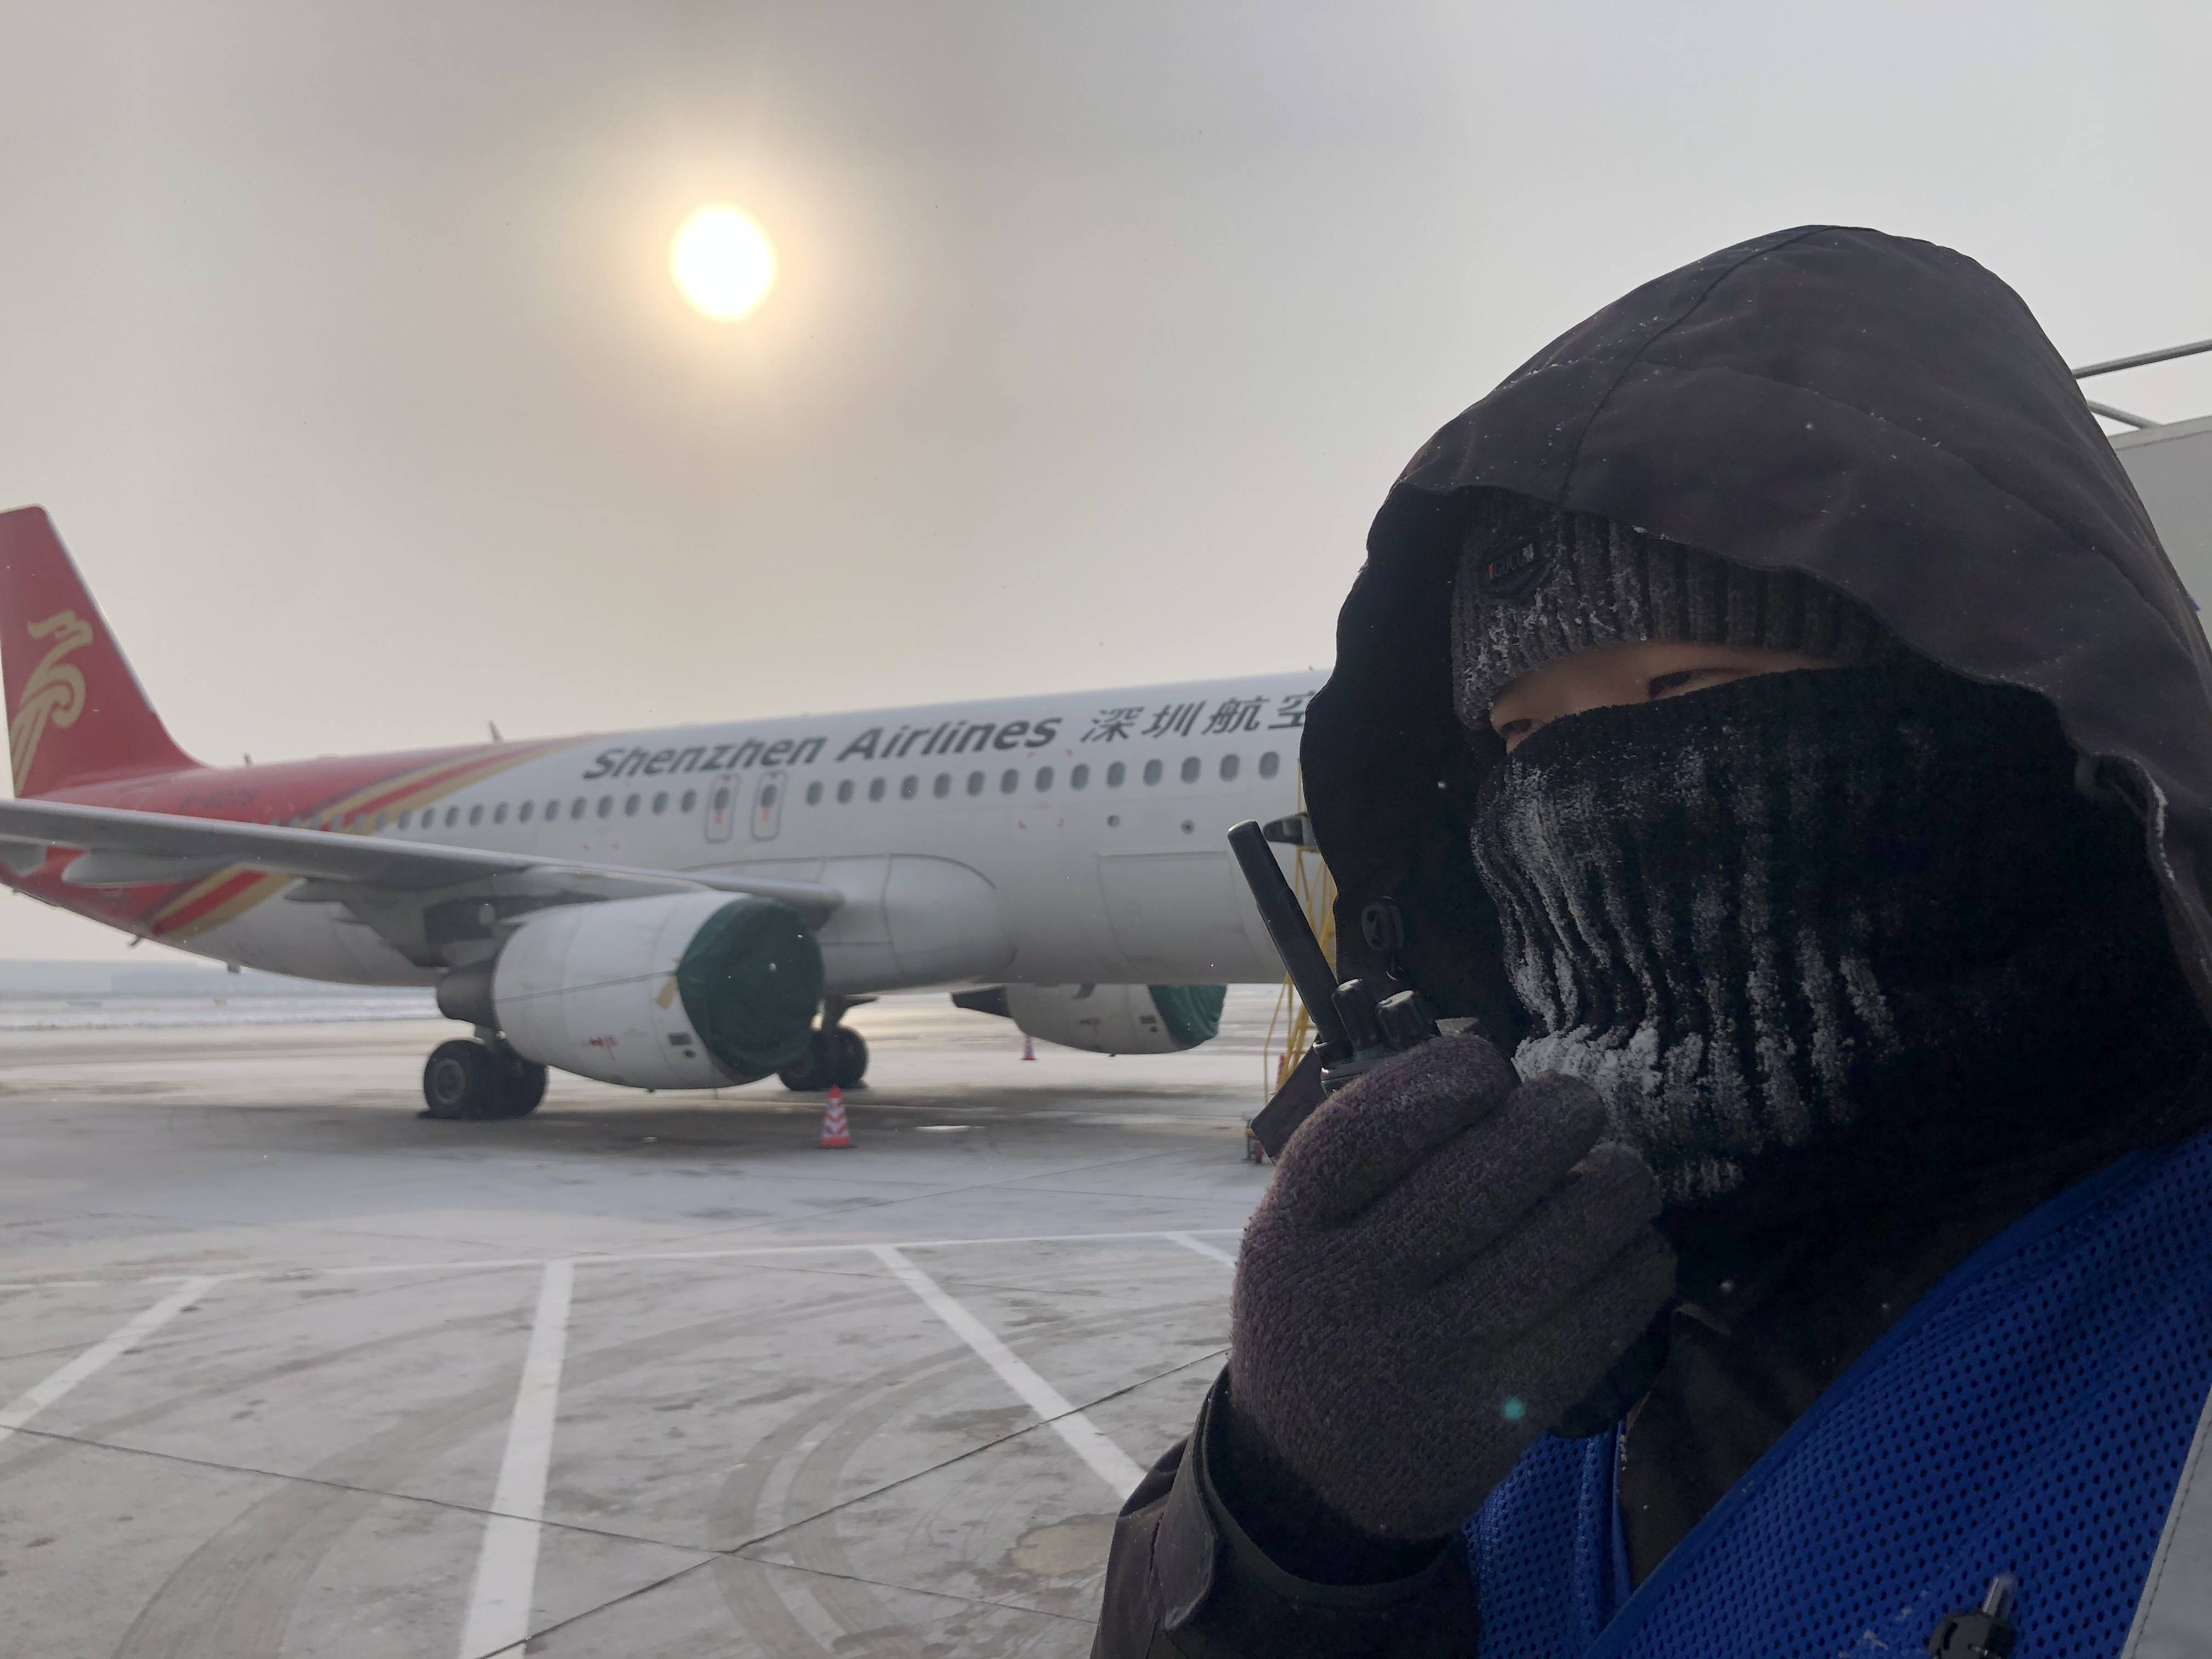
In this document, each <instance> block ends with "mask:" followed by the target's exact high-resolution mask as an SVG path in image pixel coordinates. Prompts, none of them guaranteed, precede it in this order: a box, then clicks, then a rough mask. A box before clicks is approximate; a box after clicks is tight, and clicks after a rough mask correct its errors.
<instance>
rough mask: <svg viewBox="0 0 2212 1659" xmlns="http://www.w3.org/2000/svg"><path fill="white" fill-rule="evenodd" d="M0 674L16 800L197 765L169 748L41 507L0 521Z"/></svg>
mask: <svg viewBox="0 0 2212 1659" xmlns="http://www.w3.org/2000/svg"><path fill="white" fill-rule="evenodd" d="M0 672H3V673H4V676H5V678H6V682H7V693H8V750H9V757H11V758H12V759H13V760H14V762H15V793H17V794H18V795H43V794H46V793H47V792H49V791H50V790H55V789H65V788H67V787H70V785H72V784H79V783H93V782H97V781H100V780H101V779H104V778H123V777H133V776H136V775H139V774H141V773H147V772H175V771H181V770H184V769H187V768H190V767H193V766H197V764H199V763H198V762H197V761H195V760H194V759H192V757H191V756H189V755H187V754H185V751H184V750H181V749H179V748H178V747H177V745H176V744H174V743H173V742H171V741H170V739H169V734H168V732H167V730H165V729H164V728H163V726H162V725H161V717H160V716H159V715H158V714H155V712H154V708H153V705H152V704H150V703H149V702H147V701H146V694H145V693H144V692H143V691H142V690H139V689H138V681H137V677H136V676H135V675H133V674H132V673H131V665H130V664H129V663H128V662H126V661H125V660H124V658H123V653H122V651H121V649H120V648H119V647H118V646H117V645H116V643H115V638H114V635H112V634H110V633H109V632H108V631H107V622H106V618H105V617H102V616H101V615H100V607H99V606H97V605H94V604H93V602H92V595H91V594H89V593H88V592H85V586H84V580H83V578H82V577H81V576H79V575H78V574H76V566H75V565H74V564H71V563H70V556H69V554H68V553H67V552H66V551H64V549H63V547H62V544H61V538H60V537H58V536H57V535H55V534H54V526H53V521H52V520H51V519H49V518H47V517H46V509H45V508H44V507H21V508H19V509H17V510H16V511H15V512H13V513H0Z"/></svg>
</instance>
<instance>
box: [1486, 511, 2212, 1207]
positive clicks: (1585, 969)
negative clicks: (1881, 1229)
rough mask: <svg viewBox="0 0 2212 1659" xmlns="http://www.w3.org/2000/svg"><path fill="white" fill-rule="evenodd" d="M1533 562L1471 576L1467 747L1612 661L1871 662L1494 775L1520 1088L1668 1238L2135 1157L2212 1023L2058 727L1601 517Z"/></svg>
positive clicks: (1851, 615)
mask: <svg viewBox="0 0 2212 1659" xmlns="http://www.w3.org/2000/svg"><path fill="white" fill-rule="evenodd" d="M1509 539H1510V541H1511V542H1513V543H1514V544H1515V545H1514V547H1512V548H1509V550H1508V551H1507V554H1506V556H1505V564H1506V567H1507V568H1504V570H1502V571H1501V569H1500V568H1499V566H1500V560H1499V556H1498V538H1496V536H1495V535H1494V534H1493V535H1492V536H1491V537H1489V538H1487V539H1486V540H1484V541H1480V542H1478V543H1473V544H1470V550H1469V553H1468V556H1466V557H1465V558H1464V559H1463V561H1462V568H1461V576H1460V593H1459V595H1458V597H1457V599H1456V601H1455V623H1456V626H1455V636H1456V639H1455V643H1456V647H1457V648H1456V650H1455V678H1456V680H1457V683H1458V687H1459V694H1460V696H1459V701H1460V708H1461V711H1462V718H1468V717H1469V716H1470V715H1472V714H1474V713H1475V712H1476V705H1477V703H1478V700H1479V707H1480V714H1481V715H1482V716H1484V717H1486V714H1487V710H1488V705H1489V702H1490V701H1491V699H1492V696H1494V694H1495V692H1496V691H1497V690H1498V689H1499V688H1500V687H1502V685H1503V684H1504V683H1505V682H1506V681H1507V680H1510V678H1512V677H1513V676H1514V675H1516V674H1517V673H1520V672H1525V671H1527V670H1528V668H1531V667H1534V666H1539V665H1541V663H1542V662H1544V661H1547V660H1551V659H1555V658H1557V657H1559V656H1563V655H1565V654H1567V653H1570V652H1571V651H1573V650H1576V649H1578V648H1581V647H1583V646H1585V645H1588V644H1593V643H1601V642H1604V641H1607V640H1620V639H1699V640H1707V641H1715V642H1728V643H1740V644H1761V645H1769V646H1772V647H1776V648H1788V649H1796V650H1803V651H1808V653H1813V654H1818V655H1822V656H1826V657H1829V658H1831V659H1842V660H1844V662H1846V663H1848V664H1850V665H1847V666H1839V667H1835V668H1827V669H1817V670H1803V671H1790V672H1784V673H1778V674H1768V675H1760V676H1755V677H1753V678H1747V679H1743V680H1739V681H1736V682H1735V683H1733V684H1727V685H1724V686H1721V687H1718V688H1715V689H1712V690H1703V691H1699V692H1694V693H1691V694H1688V695H1686V696H1679V697H1675V698H1670V699H1667V700H1663V701H1662V702H1656V703H1648V704H1638V705H1634V706H1629V707H1622V708H1600V709H1595V710H1592V711H1589V712H1588V713H1585V714H1576V715H1571V716H1568V717H1566V718H1564V719H1561V720H1554V721H1553V722H1551V723H1550V724H1548V725H1547V726H1544V727H1542V728H1541V729H1540V730H1538V731H1537V732H1534V733H1533V734H1532V735H1531V736H1529V737H1528V738H1527V739H1525V740H1524V741H1523V742H1522V744H1520V745H1519V746H1518V747H1517V748H1516V750H1514V752H1513V753H1512V754H1511V755H1510V756H1509V757H1506V758H1505V759H1504V760H1503V761H1501V762H1499V763H1497V764H1496V765H1495V766H1494V768H1493V769H1492V772H1491V774H1490V775H1489V777H1488V778H1487V779H1486V781H1485V784H1484V787H1483V789H1482V793H1481V795H1480V802H1479V807H1478V811H1477V813H1476V818H1475V827H1474V836H1473V841H1474V857H1475V861H1476V866H1477V870H1478V872H1479V874H1480V878H1481V879H1482V882H1483V884H1484V886H1485V888H1486V890H1488V891H1489V893H1490V895H1491V896H1492V900H1493V901H1494V902H1495V903H1496V905H1497V908H1498V913H1499V916H1500V919H1501V921H1502V923H1503V928H1504V945H1505V959H1506V966H1507V970H1508V973H1509V975H1510V979H1511V981H1512V983H1513V986H1514V988H1515V991H1516V994H1517V995H1518V997H1519V998H1520V1000H1521V1001H1522V1003H1523V1004H1524V1005H1525V1006H1526V1007H1527V1009H1528V1012H1529V1013H1530V1015H1531V1016H1532V1018H1533V1019H1534V1030H1533V1031H1532V1033H1531V1035H1530V1036H1528V1039H1527V1040H1526V1041H1525V1042H1523V1043H1522V1046H1521V1048H1520V1049H1519V1051H1518V1053H1517V1054H1516V1061H1517V1063H1518V1064H1519V1066H1520V1068H1521V1070H1522V1073H1524V1074H1527V1075H1533V1074H1534V1073H1542V1072H1550V1071H1557V1072H1565V1073H1571V1074H1572V1075H1576V1076H1579V1077H1582V1078H1585V1079H1588V1080H1589V1082H1590V1083H1591V1084H1593V1085H1595V1087H1596V1088H1597V1089H1598V1091H1599V1092H1600V1093H1601V1095H1602V1096H1603V1097H1605V1099H1606V1102H1607V1106H1608V1109H1609V1110H1610V1111H1611V1114H1612V1117H1613V1133H1615V1134H1616V1135H1617V1136H1618V1137H1619V1138H1620V1139H1623V1140H1625V1141H1626V1142H1627V1143H1629V1144H1630V1145H1632V1146H1635V1147H1637V1148H1638V1150H1639V1151H1641V1152H1644V1155H1645V1156H1646V1157H1647V1158H1649V1160H1650V1164H1651V1166H1652V1168H1653V1170H1654V1171H1655V1173H1656V1175H1657V1176H1658V1177H1659V1181H1660V1184H1661V1188H1662V1192H1663V1193H1664V1194H1665V1196H1666V1199H1667V1200H1668V1206H1669V1209H1670V1212H1674V1213H1675V1214H1676V1215H1677V1216H1678V1217H1695V1216H1697V1215H1700V1214H1705V1215H1711V1216H1713V1217H1716V1218H1723V1219H1725V1220H1726V1221H1728V1222H1729V1223H1730V1224H1731V1225H1738V1224H1741V1225H1752V1226H1761V1225H1765V1224H1767V1223H1768V1222H1771V1221H1778V1220H1787V1219H1792V1218H1799V1217H1802V1216H1804V1215H1806V1214H1808V1213H1810V1212H1815V1211H1818V1210H1820V1209H1823V1208H1826V1207H1830V1206H1836V1205H1843V1204H1848V1203H1853V1202H1863V1201H1869V1200H1878V1201H1884V1202H1887V1201H1893V1200H1899V1199H1900V1198H1908V1197H1909V1196H1910V1195H1911V1194H1913V1193H1915V1192H1917V1191H1925V1190H1928V1189H1929V1188H1932V1187H1936V1186H1941V1185H1943V1184H1945V1183H1948V1182H1955V1181H1956V1180H1957V1179H1958V1178H1959V1177H1960V1175H1961V1173H1962V1172H1966V1171H1970V1170H1972V1169H1974V1168H1976V1167H1978V1166H1981V1165H1985V1164H1996V1163H2000V1162H2006V1161H2009V1160H2010V1159H2012V1158H2015V1157H2020V1156H2038V1155H2041V1154H2043V1153H2045V1152H2049V1151H2050V1150H2051V1149H2052V1148H2053V1147H2055V1146H2063V1145H2067V1144H2069V1143H2072V1142H2075V1141H2080V1140H2081V1139H2085V1138H2086V1139H2100V1138H2104V1137H2110V1138H2111V1139H2112V1141H2113V1144H2114V1145H2115V1146H2116V1148H2117V1147H2118V1146H2121V1145H2130V1144H2140V1143H2141V1141H2142V1139H2143V1138H2144V1136H2145V1133H2146V1131H2147V1129H2148V1128H2150V1127H2154V1126H2151V1125H2147V1124H2146V1122H2145V1121H2144V1118H2145V1116H2146V1115H2154V1114H2155V1113H2157V1112H2158V1111H2160V1110H2164V1109H2170V1097H2171V1094H2172V1090H2171V1086H2170V1085H2172V1082H2173V1080H2174V1072H2175V1069H2176V1066H2177V1064H2178V1063H2179V1064H2182V1065H2183V1066H2185V1065H2186V1062H2187V1061H2188V1060H2193V1058H2194V1057H2195V1055H2196V1054H2197V1052H2198V1050H2199V1049H2200V1048H2201V1047H2202V1045H2203V1021H2202V1018H2201V1017H2200V1016H2199V1015H2198V1014H2197V1010H2196V1007H2195V1005H2194V1004H2193V1003H2192V1002H2191V1000H2190V998H2189V995H2188V993H2187V991H2186V988H2185V986H2184V984H2183V981H2182V979H2181V976H2180V974H2179V969H2177V968H2176V967H2175V965H2174V963H2173V960H2172V955H2171V952H2170V950H2169V948H2168V946H2167V944H2166V935H2165V931H2164V927H2163V922H2162V919H2161V915H2160V905H2159V899H2158V895H2157V890H2156V886H2155V884H2154V880H2153V878H2152V875H2151V872H2150V870H2149V868H2148V863H2147V861H2146V860H2145V859H2144V857H2143V854H2142V833H2141V830H2140V829H2139V827H2138V826H2137V824H2136V823H2135V821H2134V819H2133V818H2132V817H2131V816H2130V814H2129V813H2128V811H2126V810H2125V809H2124V807H2122V806H2120V805H2118V803H2116V802H2113V801H2111V800H2108V799H2090V798H2089V797H2087V796H2086V795H2085V794H2084V793H2081V790H2079V789H2078V788H2077V787H2076V786H2075V763H2074V756H2073V752H2072V750H2071V749H2070V748H2069V745H2068V744H2067V743H2066V741H2065V738H2064V737H2063V733H2062V732H2061V731H2060V728H2059V726H2058V722H2057V716H2056V714H2054V713H2053V712H2052V711H2051V708H2050V706H2049V705H2048V704H2047V703H2045V702H2044V701H2043V700H2042V699H2041V698H2039V697H2038V696H2035V695H2033V693H2030V692H2026V691H2021V690H2015V689H2011V688H2007V687H1995V686H1984V685H1978V684H1972V683H1971V682H1968V681H1966V680H1964V679H1962V678H1959V677H1957V676H1955V675H1953V674H1950V673H1948V672H1946V671H1942V670H1941V669H1938V668H1936V667H1934V666H1932V665H1928V664H1925V663H1923V662H1921V661H1920V660H1919V659H1915V658H1913V657H1911V654H1910V653H1907V652H1905V650H1904V649H1903V648H1902V647H1899V646H1898V645H1897V644H1896V642H1895V641H1893V639H1891V638H1890V637H1889V636H1887V635H1886V633H1884V632H1883V631H1882V630H1881V629H1880V628H1879V627H1878V625H1876V624H1875V623H1873V622H1872V620H1871V619H1870V618H1869V617H1866V616H1865V614H1864V613H1863V611H1859V610H1857V607H1855V606H1851V605H1849V604H1848V602H1847V601H1844V600H1841V599H1839V598H1838V596H1835V595H1833V594H1831V593H1829V592H1827V591H1826V590H1825V589H1821V588H1819V587H1817V586H1815V585H1814V584H1812V583H1810V582H1809V581H1808V580H1807V579H1805V578H1802V577H1799V576H1795V575H1793V574H1787V573H1778V574H1762V573H1752V572H1746V571H1742V570H1741V569H1739V568H1736V567H1732V566H1728V565H1726V564H1725V563H1724V562H1723V561H1720V560H1718V559H1717V558H1714V557H1713V556H1711V555H1709V554H1705V553H1701V552H1698V551H1696V550H1691V549H1687V548H1682V547H1680V546H1678V545H1675V544H1667V543H1662V542H1659V541H1657V539H1656V538H1649V537H1644V536H1643V535H1641V534H1640V533H1639V532H1634V531H1632V530H1629V529H1627V528H1626V527H1625V526H1608V525H1607V524H1606V523H1605V522H1604V521H1603V520H1591V519H1589V518H1588V517H1587V516H1586V515H1553V516H1551V517H1549V518H1547V519H1545V520H1541V522H1536V523H1534V524H1531V523H1527V522H1524V523H1522V524H1520V525H1517V526H1515V527H1514V532H1513V535H1512V536H1511V537H1510V538H1509ZM1522 548H1525V549H1528V550H1529V552H1528V555H1527V556H1522V557H1520V558H1518V560H1517V564H1518V570H1517V573H1516V570H1515V569H1514V568H1512V567H1513V565H1514V564H1515V563H1516V559H1515V554H1516V551H1517V550H1518V549H1522ZM1515 574H1518V576H1519V578H1520V580H1519V581H1518V582H1513V581H1510V580H1501V576H1503V577H1505V578H1508V579H1510V578H1511V577H1513V576H1514V575H1515ZM1700 595H1703V596H1704V597H1703V599H1699V596H1700ZM1516 624H1519V625H1516ZM1470 723H1472V722H1471V721H1470ZM2161 1085H2166V1086H2164V1087H2163V1088H2162V1087H2161Z"/></svg>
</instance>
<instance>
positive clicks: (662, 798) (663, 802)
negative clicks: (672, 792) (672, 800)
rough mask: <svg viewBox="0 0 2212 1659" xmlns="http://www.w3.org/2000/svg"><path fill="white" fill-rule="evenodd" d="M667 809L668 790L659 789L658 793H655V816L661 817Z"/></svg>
mask: <svg viewBox="0 0 2212 1659" xmlns="http://www.w3.org/2000/svg"><path fill="white" fill-rule="evenodd" d="M667 810H668V792H667V791H666V790H665V789H663V790H661V791H659V793H657V794H655V795H654V796H653V817H659V816H660V815H661V814H662V813H663V812H665V811H667Z"/></svg>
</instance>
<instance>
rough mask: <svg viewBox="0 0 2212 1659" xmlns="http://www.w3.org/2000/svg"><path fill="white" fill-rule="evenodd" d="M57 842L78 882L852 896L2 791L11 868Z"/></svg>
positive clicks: (3, 843)
mask: <svg viewBox="0 0 2212 1659" xmlns="http://www.w3.org/2000/svg"><path fill="white" fill-rule="evenodd" d="M50 847H73V848H82V849H83V850H82V853H81V854H80V855H79V856H78V857H77V858H76V859H74V860H71V861H70V865H69V866H68V868H67V869H65V870H64V872H62V879H63V880H64V881H65V882H67V883H69V884H70V885H71V886H75V887H136V886H152V885H157V884H164V883H168V882H175V881H191V880H196V879H197V878H199V877H201V876H204V875H210V874H212V873H213V872H216V871H217V870H224V869H231V868H236V867H243V868H246V869H251V870H264V871H267V872H270V873H271V874H275V875H284V876H298V877H300V878H302V879H304V880H307V881H312V882H314V883H317V884H328V885H329V886H330V887H331V888H333V889H337V890H340V891H343V890H345V889H348V888H354V889H376V890H381V891H384V892H387V893H390V892H398V893H409V892H421V891H425V890H429V889H433V888H440V887H451V886H454V885H456V884H459V883H462V882H466V881H471V880H476V879H481V878H485V877H491V876H532V877H536V878H547V877H551V878H557V879H559V880H561V881H562V882H563V883H564V884H568V885H571V886H574V887H576V888H578V889H580V890H581V891H587V892H590V893H592V895H594V896H605V897H614V896H618V895H619V896H627V895H629V894H643V893H647V892H659V893H665V892H676V891H682V890H698V889H705V890H708V891H711V892H725V893H750V894H754V895H756V896H759V897H762V898H771V899H775V900H778V901H780V902H782V903H785V904H788V905H790V906H791V907H792V908H793V909H795V910H797V911H799V913H800V914H801V915H804V916H805V917H806V918H807V919H808V920H809V921H810V922H814V923H819V922H820V921H823V919H825V918H826V917H828V916H829V914H830V912H832V911H834V910H836V908H837V907H838V906H839V905H841V904H842V903H843V902H844V895H843V894H842V893H841V892H839V891H838V890H836V888H834V887H829V886H825V885H823V884H821V883H818V882H810V881H789V880H784V879H781V878H772V877H761V878H755V877H751V876H738V875H724V874H709V873H706V872H696V873H695V872H687V871H675V870H643V869H636V868H633V867H631V866H624V865H617V864H598V863H593V862H591V861H590V860H562V859H548V858H540V857H537V856H534V855H532V854H527V853H497V852H491V851H488V850H486V849H483V848H474V847H441V846H439V845H436V844H435V843H426V842H406V841H396V840H392V839H391V838H389V837H386V836H373V835H361V834H350V833H345V832H341V831H334V830H326V829H290V828H288V827H285V826H283V825H280V824H272V823H232V822H230V821H228V820H227V819H222V818H201V817H182V816H179V815H177V814H173V813H168V812H133V811H126V810H125V809H123V808H121V807H112V806H80V805H74V804H72V803H70V802H67V801H40V800H0V858H5V860H6V861H7V862H8V863H9V865H10V866H12V867H15V868H19V869H20V868H34V867H36V866H37V865H38V864H39V863H40V862H41V861H42V860H44V859H45V857H46V849H47V848H50ZM331 896H333V897H335V896H339V895H338V892H333V893H332V894H331Z"/></svg>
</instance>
